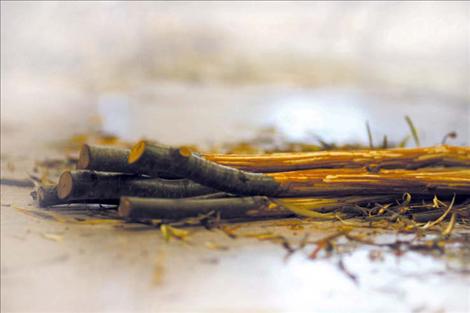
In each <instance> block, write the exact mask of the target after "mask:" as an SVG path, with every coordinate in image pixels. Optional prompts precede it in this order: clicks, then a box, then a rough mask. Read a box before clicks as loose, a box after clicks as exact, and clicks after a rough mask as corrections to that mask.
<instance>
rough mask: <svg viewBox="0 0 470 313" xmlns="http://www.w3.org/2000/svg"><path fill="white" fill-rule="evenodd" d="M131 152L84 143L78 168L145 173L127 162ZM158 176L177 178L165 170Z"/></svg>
mask: <svg viewBox="0 0 470 313" xmlns="http://www.w3.org/2000/svg"><path fill="white" fill-rule="evenodd" d="M129 154H130V149H125V148H115V147H107V146H92V145H88V144H84V145H82V148H81V150H80V156H79V158H78V163H77V169H81V170H93V171H101V172H114V173H127V174H143V173H140V172H139V168H138V167H136V166H134V165H132V164H129V163H128V162H127V159H128V158H129ZM157 177H160V178H167V179H170V178H171V179H172V178H176V177H175V176H174V175H171V174H168V173H165V171H159V172H158V176H157Z"/></svg>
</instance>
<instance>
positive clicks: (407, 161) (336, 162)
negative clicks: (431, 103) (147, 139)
mask: <svg viewBox="0 0 470 313" xmlns="http://www.w3.org/2000/svg"><path fill="white" fill-rule="evenodd" d="M203 158H205V159H207V160H209V161H213V162H216V163H218V164H221V165H225V166H230V167H234V168H238V169H241V170H246V171H250V172H260V173H271V172H287V171H295V170H307V169H326V168H359V167H365V168H369V169H372V170H378V169H396V168H401V169H418V168H423V167H470V147H456V146H446V145H442V146H434V147H427V148H395V149H381V150H349V151H318V152H297V153H273V154H259V155H256V154H246V155H237V154H205V155H203Z"/></svg>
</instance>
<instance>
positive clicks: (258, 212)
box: [119, 196, 397, 219]
mask: <svg viewBox="0 0 470 313" xmlns="http://www.w3.org/2000/svg"><path fill="white" fill-rule="evenodd" d="M396 198H397V197H391V196H358V197H339V198H277V199H274V198H267V197H263V196H255V197H231V198H214V199H209V198H208V199H197V198H191V199H189V198H186V199H151V198H134V197H122V198H121V203H120V206H119V215H120V216H122V217H126V218H144V219H145V218H146V219H152V218H153V219H180V218H187V217H194V216H197V215H200V214H207V213H209V212H211V211H214V212H219V213H220V216H221V218H225V219H231V218H250V217H251V218H254V217H257V218H260V217H271V218H280V217H287V216H292V215H294V213H298V212H305V211H306V210H313V211H317V212H332V211H334V210H335V209H339V208H346V207H354V206H356V205H362V204H367V203H370V202H375V201H395V200H396Z"/></svg>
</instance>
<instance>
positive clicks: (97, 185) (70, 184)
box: [57, 171, 217, 201]
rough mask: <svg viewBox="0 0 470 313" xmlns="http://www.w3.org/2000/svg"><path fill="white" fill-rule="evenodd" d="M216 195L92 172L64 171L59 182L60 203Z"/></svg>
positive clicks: (184, 184) (189, 185)
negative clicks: (124, 198) (124, 197)
mask: <svg viewBox="0 0 470 313" xmlns="http://www.w3.org/2000/svg"><path fill="white" fill-rule="evenodd" d="M214 192H217V190H214V189H212V188H209V187H205V186H201V185H199V184H196V183H194V182H192V181H189V180H187V179H178V180H165V179H160V178H153V179H151V178H142V177H139V176H135V175H126V174H116V173H103V172H93V171H73V172H70V171H66V172H64V173H63V174H62V175H61V176H60V179H59V184H58V187H57V195H58V198H59V199H62V200H98V201H100V200H101V199H105V200H106V199H108V200H109V199H113V200H119V198H120V197H122V196H135V197H159V198H183V197H194V196H200V195H206V194H210V193H214Z"/></svg>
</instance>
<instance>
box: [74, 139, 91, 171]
mask: <svg viewBox="0 0 470 313" xmlns="http://www.w3.org/2000/svg"><path fill="white" fill-rule="evenodd" d="M90 163H91V152H90V146H89V145H87V144H84V145H82V148H81V149H80V155H79V157H78V162H77V169H79V170H85V169H88V167H89V166H90Z"/></svg>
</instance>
